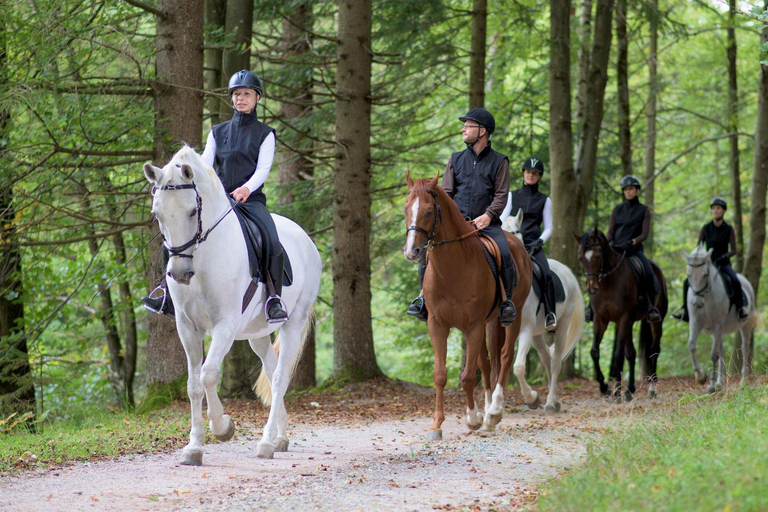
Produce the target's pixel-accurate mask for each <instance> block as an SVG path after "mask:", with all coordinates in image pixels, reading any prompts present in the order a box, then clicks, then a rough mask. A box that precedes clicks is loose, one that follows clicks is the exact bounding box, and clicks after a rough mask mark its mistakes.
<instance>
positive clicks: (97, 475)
mask: <svg viewBox="0 0 768 512" xmlns="http://www.w3.org/2000/svg"><path fill="white" fill-rule="evenodd" d="M592 387H593V386H590V391H591V393H589V395H592V394H596V390H592V389H591V388H592ZM542 391H543V390H542ZM514 395H515V393H514V391H512V390H510V397H508V398H507V403H508V404H511V405H508V407H507V411H506V412H505V415H504V419H503V420H502V422H501V423H500V424H499V426H498V427H497V430H496V431H495V432H491V433H485V432H469V431H468V429H467V428H466V426H465V425H464V419H463V414H461V413H462V411H463V407H461V406H460V405H459V404H460V403H461V402H460V397H459V396H458V395H455V396H454V397H453V398H452V399H451V400H447V403H446V411H447V412H449V413H450V415H449V416H448V418H447V419H446V421H445V424H444V426H443V440H442V441H432V442H427V441H426V436H425V433H426V429H427V428H428V427H429V425H430V418H429V417H428V416H426V415H424V414H423V412H424V411H422V410H419V411H415V414H399V416H400V417H399V418H392V417H391V415H387V414H383V416H385V417H384V418H382V419H378V418H377V417H376V416H377V414H376V406H375V404H373V405H371V407H372V408H373V411H372V412H371V414H368V415H367V416H366V417H360V416H358V415H353V416H352V417H351V419H350V418H344V419H341V418H343V416H342V415H341V414H340V413H339V412H336V413H335V414H336V416H334V419H332V420H329V421H319V422H314V423H313V422H312V421H310V420H308V419H306V418H308V416H306V415H305V416H302V415H301V414H298V416H299V421H296V420H294V422H293V423H292V428H291V429H290V434H291V446H290V449H289V451H288V452H287V453H276V454H275V458H274V460H262V459H258V458H256V457H255V448H256V442H257V441H258V439H259V436H260V433H261V432H260V428H261V426H262V425H263V423H261V419H260V418H259V420H258V422H256V421H252V419H249V418H247V417H246V418H239V419H238V418H237V417H235V418H236V426H237V433H236V435H235V438H234V439H233V440H232V441H230V442H228V443H212V444H208V445H206V454H205V457H204V461H203V463H204V466H202V467H189V466H182V465H180V464H179V463H178V461H179V459H180V453H179V452H176V453H171V454H155V455H141V456H133V457H125V458H122V459H118V460H113V461H103V462H94V463H85V464H82V463H80V464H75V465H69V466H66V467H62V468H55V469H50V470H47V471H44V472H43V471H38V472H32V473H26V474H23V475H20V476H14V477H5V478H3V479H2V480H0V510H3V511H7V512H11V511H24V512H27V511H30V510H35V511H66V512H70V511H74V510H89V511H102V510H149V511H153V510H163V511H165V510H185V511H195V510H200V511H206V512H207V511H211V510H223V511H240V510H242V511H245V510H274V511H305V510H328V511H341V512H344V511H360V510H364V511H366V512H368V511H391V510H402V511H411V510H418V511H421V510H428V511H429V510H488V509H492V510H518V509H519V508H521V507H523V508H524V507H526V506H527V505H530V504H531V503H532V502H534V501H535V499H536V496H537V495H538V491H537V489H539V488H540V487H541V485H542V483H543V482H545V481H546V480H548V479H550V478H552V477H553V476H555V475H557V474H559V473H562V472H563V471H564V470H567V469H569V468H572V467H574V465H576V464H578V463H579V461H581V460H582V459H583V457H584V455H585V452H586V444H587V443H588V442H589V440H591V439H595V438H596V437H597V436H599V433H600V432H601V431H602V430H603V428H604V426H605V425H607V424H609V423H610V422H611V421H612V419H613V418H617V417H622V416H626V415H627V414H628V413H630V414H632V415H635V414H643V413H644V412H646V411H648V410H652V409H653V408H655V407H657V406H658V405H659V404H660V403H663V402H664V400H663V399H662V400H661V401H659V400H657V401H654V402H651V401H649V400H647V399H644V398H639V399H636V400H635V401H634V402H632V403H630V404H623V405H611V404H607V403H606V402H605V401H604V400H601V399H599V398H597V397H594V398H590V397H588V396H589V395H587V394H586V393H581V395H582V396H568V394H567V393H564V395H563V396H562V401H563V411H562V412H561V413H559V414H557V415H546V414H545V413H544V412H543V410H542V409H539V410H535V411H529V410H528V409H527V408H525V407H520V406H519V399H516V398H515V397H514ZM395 398H396V399H397V398H398V397H395ZM310 399H311V398H307V400H310ZM356 403H357V402H356ZM334 407H343V401H342V402H341V403H335V404H334ZM382 410H383V408H382ZM630 410H631V411H630ZM289 413H290V405H289ZM302 420H304V421H302Z"/></svg>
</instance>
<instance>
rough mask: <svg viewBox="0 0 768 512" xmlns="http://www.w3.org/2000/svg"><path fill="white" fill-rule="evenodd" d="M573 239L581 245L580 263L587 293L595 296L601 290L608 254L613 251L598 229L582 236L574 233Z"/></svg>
mask: <svg viewBox="0 0 768 512" xmlns="http://www.w3.org/2000/svg"><path fill="white" fill-rule="evenodd" d="M573 238H574V239H575V240H576V242H578V244H579V261H580V262H581V268H582V269H583V270H584V275H585V276H586V278H587V291H588V292H589V294H590V295H594V294H596V293H597V292H598V290H599V288H600V280H601V278H602V274H603V270H604V269H603V267H604V260H605V258H606V254H607V253H608V251H612V249H611V247H610V246H609V245H608V240H607V239H606V238H605V235H604V234H603V233H602V232H601V231H600V230H599V229H597V228H595V229H590V230H588V231H587V232H585V233H583V234H582V235H577V234H576V233H574V234H573Z"/></svg>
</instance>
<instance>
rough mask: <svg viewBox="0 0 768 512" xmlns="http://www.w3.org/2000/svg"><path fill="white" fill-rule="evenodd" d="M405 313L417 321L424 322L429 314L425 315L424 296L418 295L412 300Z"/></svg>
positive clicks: (425, 304)
mask: <svg viewBox="0 0 768 512" xmlns="http://www.w3.org/2000/svg"><path fill="white" fill-rule="evenodd" d="M405 312H406V313H408V314H409V315H411V316H413V317H416V318H418V319H419V320H423V321H425V322H426V321H427V318H428V317H429V314H428V313H427V303H426V302H425V301H424V296H423V295H419V296H418V297H416V298H415V299H413V301H411V304H410V306H408V309H407V310H405Z"/></svg>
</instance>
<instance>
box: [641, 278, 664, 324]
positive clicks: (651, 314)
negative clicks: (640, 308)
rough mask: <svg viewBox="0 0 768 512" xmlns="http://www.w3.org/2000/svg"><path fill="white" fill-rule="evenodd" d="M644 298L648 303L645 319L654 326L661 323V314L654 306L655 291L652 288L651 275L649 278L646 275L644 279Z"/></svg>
mask: <svg viewBox="0 0 768 512" xmlns="http://www.w3.org/2000/svg"><path fill="white" fill-rule="evenodd" d="M645 298H646V300H647V301H648V312H647V313H646V314H647V319H648V321H649V322H650V323H652V324H656V323H659V322H661V313H660V312H659V310H658V308H657V307H656V306H655V303H656V290H655V289H654V286H653V274H651V276H650V278H649V277H648V276H647V275H646V278H645Z"/></svg>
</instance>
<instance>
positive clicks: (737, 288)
mask: <svg viewBox="0 0 768 512" xmlns="http://www.w3.org/2000/svg"><path fill="white" fill-rule="evenodd" d="M718 270H719V271H720V272H722V273H723V274H728V276H729V277H730V278H731V283H733V284H732V285H731V286H732V287H733V297H731V300H733V304H734V306H736V310H737V311H738V310H739V309H741V308H742V307H743V306H744V296H743V295H742V294H741V281H739V276H738V275H736V271H735V270H733V267H731V266H730V265H728V264H726V265H723V266H722V267H719V268H718Z"/></svg>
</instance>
